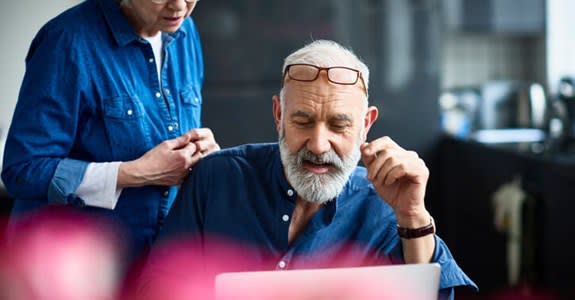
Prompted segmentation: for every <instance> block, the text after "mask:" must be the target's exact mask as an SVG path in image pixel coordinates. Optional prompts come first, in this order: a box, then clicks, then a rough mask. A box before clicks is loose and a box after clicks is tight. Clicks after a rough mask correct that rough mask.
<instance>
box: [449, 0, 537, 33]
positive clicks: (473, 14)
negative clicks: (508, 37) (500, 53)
mask: <svg viewBox="0 0 575 300" xmlns="http://www.w3.org/2000/svg"><path fill="white" fill-rule="evenodd" d="M442 4H443V13H444V15H445V18H444V20H445V25H446V28H447V30H448V31H455V32H477V33H501V34H527V35H529V34H543V33H545V19H546V17H545V11H546V9H545V0H480V1H478V0H443V1H442Z"/></svg>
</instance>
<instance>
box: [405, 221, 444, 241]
mask: <svg viewBox="0 0 575 300" xmlns="http://www.w3.org/2000/svg"><path fill="white" fill-rule="evenodd" d="M434 223H435V222H433V218H430V220H429V224H428V225H425V226H423V227H419V228H415V229H411V228H405V227H399V225H397V234H399V236H400V237H401V238H404V239H415V238H418V237H422V236H426V235H428V234H432V233H435V224H434Z"/></svg>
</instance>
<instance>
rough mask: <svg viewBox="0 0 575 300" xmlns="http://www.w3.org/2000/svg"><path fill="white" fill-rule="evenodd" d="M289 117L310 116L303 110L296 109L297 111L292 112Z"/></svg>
mask: <svg viewBox="0 0 575 300" xmlns="http://www.w3.org/2000/svg"><path fill="white" fill-rule="evenodd" d="M290 117H292V118H295V117H304V118H310V117H311V115H310V114H309V113H306V112H304V111H301V110H298V111H295V112H293V113H292V114H291V116H290Z"/></svg>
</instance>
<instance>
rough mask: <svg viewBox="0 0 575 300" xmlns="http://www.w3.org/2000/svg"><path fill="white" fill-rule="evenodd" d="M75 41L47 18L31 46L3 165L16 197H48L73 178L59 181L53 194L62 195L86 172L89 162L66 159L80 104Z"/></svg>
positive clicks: (76, 124)
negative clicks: (46, 23)
mask: <svg viewBox="0 0 575 300" xmlns="http://www.w3.org/2000/svg"><path fill="white" fill-rule="evenodd" d="M74 43H75V42H74V38H73V37H72V36H71V35H70V34H67V33H66V32H65V30H63V29H62V28H58V27H57V26H54V25H53V24H49V25H47V26H45V27H43V28H42V29H41V30H40V32H39V33H38V34H37V35H36V37H35V38H34V40H33V42H32V44H31V46H30V50H29V52H28V55H27V57H26V72H25V74H24V78H23V80H22V85H21V88H20V93H19V96H18V102H17V104H16V108H15V110H14V115H13V118H12V122H11V124H10V130H9V132H8V136H7V139H6V146H5V152H4V161H3V169H2V180H3V182H4V184H5V186H6V188H7V190H8V191H9V192H10V194H11V195H12V196H13V197H15V198H18V199H35V200H39V199H41V200H42V201H46V199H47V198H48V196H47V193H49V190H50V189H51V188H52V192H54V191H55V190H53V188H54V187H55V186H54V185H53V183H54V182H59V183H62V182H63V181H64V180H66V179H71V181H70V182H68V183H66V184H63V185H61V186H60V187H63V186H65V190H62V191H61V192H62V193H55V194H52V195H53V196H54V195H58V194H61V195H66V194H68V189H72V191H75V188H77V186H78V184H79V181H80V180H81V178H82V176H83V174H84V171H85V168H86V165H87V162H80V161H78V160H73V159H69V157H70V153H71V152H72V148H73V143H74V139H75V136H76V135H77V130H78V124H79V119H80V114H81V113H80V112H81V110H82V105H84V104H82V101H81V90H82V89H83V86H82V84H81V83H82V82H83V79H82V78H83V75H82V72H79V68H78V66H77V64H75V63H74V61H75V54H74V52H73V51H71V50H70V49H74V47H72V46H71V45H74ZM63 53H66V54H65V55H62V54H63ZM84 73H85V72H84ZM64 173H65V174H66V175H65V176H61V175H62V174H64ZM68 175H70V176H68ZM53 199H56V198H53ZM59 200H62V199H59ZM48 201H49V200H48ZM57 202H62V201H57ZM64 202H65V203H67V202H66V201H64Z"/></svg>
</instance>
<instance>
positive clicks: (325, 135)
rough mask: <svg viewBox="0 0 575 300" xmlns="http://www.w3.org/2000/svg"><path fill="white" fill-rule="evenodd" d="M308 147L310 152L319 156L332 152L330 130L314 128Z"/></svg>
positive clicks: (320, 127)
mask: <svg viewBox="0 0 575 300" xmlns="http://www.w3.org/2000/svg"><path fill="white" fill-rule="evenodd" d="M306 146H307V149H308V150H309V151H311V152H313V153H314V154H317V155H319V154H322V153H326V152H328V151H329V150H331V142H330V139H329V130H327V129H326V128H325V127H323V126H317V127H316V128H314V129H313V131H312V133H311V136H310V137H309V140H308V141H307V145H306Z"/></svg>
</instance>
